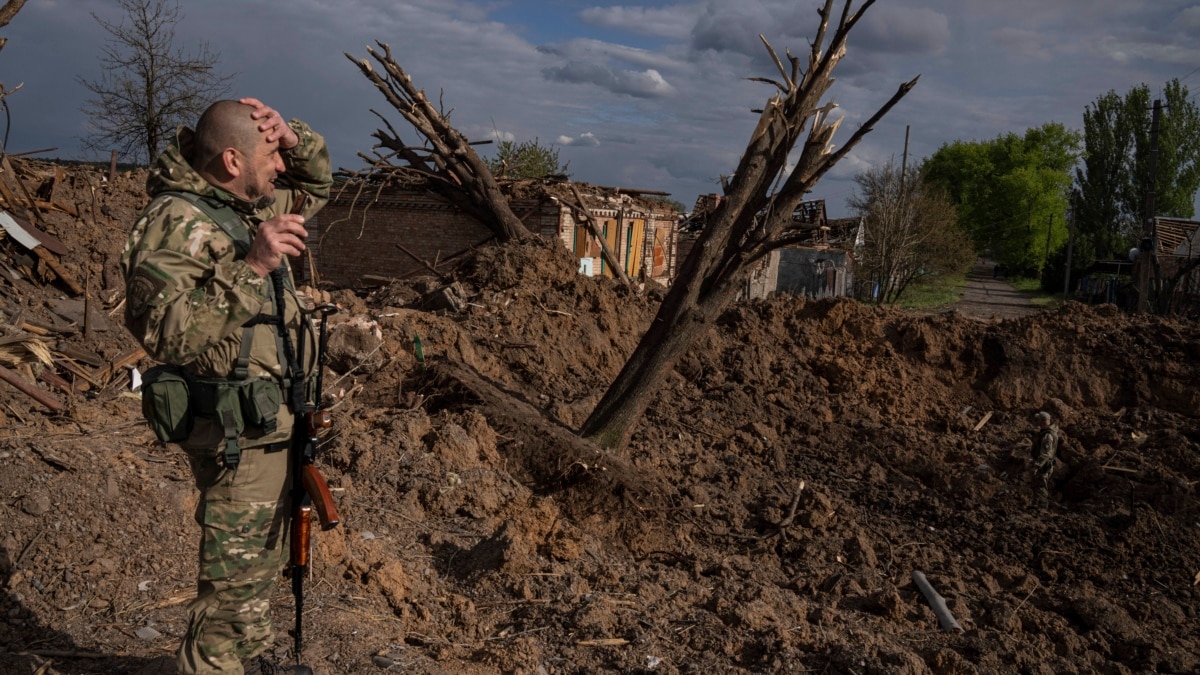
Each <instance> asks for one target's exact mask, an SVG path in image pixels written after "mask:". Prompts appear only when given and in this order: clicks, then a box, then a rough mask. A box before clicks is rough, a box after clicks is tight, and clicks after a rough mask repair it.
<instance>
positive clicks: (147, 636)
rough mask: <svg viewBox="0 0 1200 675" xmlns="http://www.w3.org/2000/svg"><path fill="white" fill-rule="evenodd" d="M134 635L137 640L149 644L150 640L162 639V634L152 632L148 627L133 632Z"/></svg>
mask: <svg viewBox="0 0 1200 675" xmlns="http://www.w3.org/2000/svg"><path fill="white" fill-rule="evenodd" d="M134 634H135V635H137V636H138V637H139V638H141V639H143V640H145V641H146V642H150V641H151V640H156V639H158V638H160V637H162V633H160V632H158V631H156V630H154V629H153V628H151V627H150V626H142V627H141V628H139V629H137V630H136V631H134Z"/></svg>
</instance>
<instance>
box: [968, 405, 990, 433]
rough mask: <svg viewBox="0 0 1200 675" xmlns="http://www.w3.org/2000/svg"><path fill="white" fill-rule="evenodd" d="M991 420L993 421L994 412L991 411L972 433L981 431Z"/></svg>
mask: <svg viewBox="0 0 1200 675" xmlns="http://www.w3.org/2000/svg"><path fill="white" fill-rule="evenodd" d="M990 419H992V411H990V410H989V411H988V413H987V414H986V415H984V416H983V419H981V420H979V423H978V424H976V425H975V428H974V429H972V430H971V431H979V430H980V429H982V428H983V425H985V424H987V423H988V420H990Z"/></svg>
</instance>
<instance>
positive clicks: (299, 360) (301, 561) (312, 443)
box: [271, 193, 340, 673]
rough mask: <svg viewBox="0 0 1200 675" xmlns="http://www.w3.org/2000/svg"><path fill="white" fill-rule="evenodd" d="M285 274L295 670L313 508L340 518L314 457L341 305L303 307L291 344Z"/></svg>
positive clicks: (281, 275) (282, 269)
mask: <svg viewBox="0 0 1200 675" xmlns="http://www.w3.org/2000/svg"><path fill="white" fill-rule="evenodd" d="M305 197H307V195H306V194H304V193H300V195H299V199H297V201H296V204H295V206H293V208H292V212H293V213H299V212H300V211H301V209H303V208H304V203H305ZM285 275H287V265H286V263H284V262H281V263H280V265H279V267H278V268H276V269H275V270H273V271H272V272H271V283H272V285H273V286H274V291H275V311H276V312H278V314H279V320H280V333H281V334H282V336H283V352H284V358H285V359H286V360H287V364H286V367H287V376H288V381H289V389H288V392H287V395H288V401H287V404H288V408H289V409H290V410H291V411H292V414H293V415H294V417H295V423H294V426H293V429H292V443H291V448H290V449H289V450H288V452H289V453H290V456H289V458H288V466H289V467H290V468H291V471H292V486H291V491H290V498H291V503H292V514H291V515H292V525H291V551H290V553H291V560H290V561H289V563H288V569H287V573H288V575H289V576H290V577H291V580H292V595H293V596H295V598H296V626H295V628H294V629H292V631H291V633H292V639H293V640H294V641H295V652H296V667H295V669H294V670H293V672H294V673H312V670H311V669H310V668H308V667H307V666H304V665H302V664H301V663H300V658H301V653H302V652H303V650H304V631H303V620H304V577H305V575H306V574H308V555H309V550H310V545H311V541H310V537H311V534H312V516H313V511H316V514H317V520H318V521H319V522H320V523H321V529H322V530H330V529H333V528H334V527H337V525H338V522H339V520H340V518H339V517H338V512H337V506H336V505H335V504H334V502H333V495H332V494H330V492H329V486H328V484H326V482H325V478H324V477H323V476H322V475H321V473H320V472H319V471H317V468H316V467H315V466H313V461H314V460H315V459H316V455H317V433H318V432H320V431H321V430H322V429H328V428H329V427H330V426H331V424H332V423H333V419H332V417H331V416H330V414H329V411H328V410H322V409H321V391H322V382H321V379H322V375H323V372H324V368H325V350H326V325H327V323H328V319H329V315H331V314H334V313H336V312H337V311H338V308H337V306H336V305H328V304H325V305H318V306H316V307H315V308H313V309H312V310H307V311H306V310H304V309H303V308H301V309H300V312H301V315H302V316H301V317H300V321H299V326H300V329H299V331H298V332H297V337H296V345H295V346H293V345H292V337H291V334H290V333H289V332H288V331H287V329H286V324H285V322H284V317H283V314H284V307H285V304H284V299H285ZM312 314H316V315H319V316H320V329H319V332H318V338H317V344H316V345H315V346H316V350H317V354H316V355H317V358H316V369H317V377H316V383H315V384H316V386H315V387H314V391H313V397H312V401H313V402H312V403H309V402H308V397H307V396H305V387H306V384H307V378H306V377H305V373H304V364H305V358H304V346H305V345H304V342H305V339H306V336H307V335H308V325H309V322H310V321H311V318H310V316H308V315H312Z"/></svg>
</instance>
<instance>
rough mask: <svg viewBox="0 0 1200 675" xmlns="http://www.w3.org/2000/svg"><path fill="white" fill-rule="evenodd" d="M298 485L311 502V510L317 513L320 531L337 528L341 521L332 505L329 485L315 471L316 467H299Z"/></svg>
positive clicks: (334, 506) (307, 465)
mask: <svg viewBox="0 0 1200 675" xmlns="http://www.w3.org/2000/svg"><path fill="white" fill-rule="evenodd" d="M300 484H301V485H303V486H304V491H305V492H307V493H308V497H309V499H311V500H312V505H313V508H314V509H316V511H317V519H318V520H320V521H321V529H322V530H332V529H333V528H335V527H337V525H338V522H340V520H341V519H340V518H339V517H338V512H337V505H336V504H334V503H333V494H331V493H330V492H329V485H328V484H327V483H326V482H325V477H324V476H322V475H321V472H320V471H317V467H315V466H313V465H312V464H305V465H303V466H301V467H300Z"/></svg>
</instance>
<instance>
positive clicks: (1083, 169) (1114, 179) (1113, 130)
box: [1073, 91, 1140, 269]
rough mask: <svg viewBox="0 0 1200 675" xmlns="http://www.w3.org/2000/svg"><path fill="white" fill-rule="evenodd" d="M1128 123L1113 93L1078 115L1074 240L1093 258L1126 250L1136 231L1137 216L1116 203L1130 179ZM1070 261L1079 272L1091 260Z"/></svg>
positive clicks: (1099, 99) (1121, 102)
mask: <svg viewBox="0 0 1200 675" xmlns="http://www.w3.org/2000/svg"><path fill="white" fill-rule="evenodd" d="M1129 125H1130V120H1129V115H1128V114H1127V113H1126V107H1125V101H1124V100H1122V99H1121V97H1120V96H1118V95H1117V93H1116V92H1115V91H1110V92H1108V93H1107V94H1105V95H1103V96H1101V97H1099V98H1097V99H1096V101H1095V102H1094V103H1092V104H1091V105H1089V106H1088V107H1087V108H1086V109H1085V110H1084V112H1083V161H1082V164H1081V165H1080V166H1079V167H1078V168H1077V169H1076V170H1075V188H1074V190H1073V198H1074V205H1075V227H1076V231H1077V233H1078V236H1077V240H1078V241H1079V242H1087V243H1088V245H1089V247H1090V248H1091V251H1092V253H1093V255H1094V256H1096V257H1098V258H1102V259H1109V258H1114V257H1116V256H1117V254H1118V252H1120V251H1122V250H1125V249H1127V248H1128V245H1129V242H1130V240H1131V238H1132V237H1133V236H1134V233H1135V231H1137V230H1135V226H1136V223H1137V218H1133V217H1132V214H1130V213H1129V212H1128V211H1127V210H1126V209H1125V208H1124V203H1123V201H1122V194H1124V193H1125V192H1126V191H1127V190H1128V186H1129V185H1130V184H1131V181H1132V176H1131V174H1130V171H1131V166H1130V162H1129V157H1130V155H1131V152H1132V147H1133V134H1132V133H1129ZM1137 229H1140V228H1137ZM1074 258H1075V260H1077V261H1079V262H1080V263H1083V264H1081V265H1080V268H1081V269H1082V268H1086V267H1087V266H1088V265H1089V264H1090V263H1091V261H1092V260H1094V259H1096V258H1091V259H1089V258H1088V257H1087V256H1082V255H1076V256H1074Z"/></svg>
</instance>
